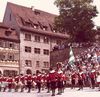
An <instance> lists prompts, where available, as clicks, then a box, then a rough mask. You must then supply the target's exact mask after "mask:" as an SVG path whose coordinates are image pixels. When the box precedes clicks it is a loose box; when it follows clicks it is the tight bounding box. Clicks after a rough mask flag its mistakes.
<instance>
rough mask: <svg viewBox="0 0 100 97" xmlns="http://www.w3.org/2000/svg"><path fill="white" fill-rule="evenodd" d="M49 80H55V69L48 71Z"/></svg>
mask: <svg viewBox="0 0 100 97" xmlns="http://www.w3.org/2000/svg"><path fill="white" fill-rule="evenodd" d="M49 77H50V81H56V80H57V73H56V72H55V71H53V72H50V73H49Z"/></svg>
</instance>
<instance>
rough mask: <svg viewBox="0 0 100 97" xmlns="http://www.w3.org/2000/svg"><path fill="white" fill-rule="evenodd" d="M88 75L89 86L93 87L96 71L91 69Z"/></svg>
mask: <svg viewBox="0 0 100 97" xmlns="http://www.w3.org/2000/svg"><path fill="white" fill-rule="evenodd" d="M89 77H90V80H91V85H92V86H91V87H92V89H94V88H95V81H96V71H95V70H94V69H93V70H92V71H91V72H90V73H89Z"/></svg>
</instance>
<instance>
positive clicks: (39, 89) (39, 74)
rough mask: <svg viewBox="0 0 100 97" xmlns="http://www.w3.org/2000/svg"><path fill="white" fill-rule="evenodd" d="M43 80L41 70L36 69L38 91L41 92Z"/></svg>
mask: <svg viewBox="0 0 100 97" xmlns="http://www.w3.org/2000/svg"><path fill="white" fill-rule="evenodd" d="M41 80H42V76H41V72H40V71H39V70H37V71H36V85H37V88H38V93H40V92H41V84H42V82H41Z"/></svg>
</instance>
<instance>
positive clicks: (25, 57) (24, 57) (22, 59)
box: [3, 6, 59, 73]
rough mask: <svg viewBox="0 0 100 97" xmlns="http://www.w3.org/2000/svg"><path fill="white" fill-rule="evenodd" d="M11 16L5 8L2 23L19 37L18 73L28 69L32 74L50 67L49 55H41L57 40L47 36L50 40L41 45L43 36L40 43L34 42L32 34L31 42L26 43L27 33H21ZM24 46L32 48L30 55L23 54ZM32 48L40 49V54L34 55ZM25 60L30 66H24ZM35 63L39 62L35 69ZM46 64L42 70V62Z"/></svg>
mask: <svg viewBox="0 0 100 97" xmlns="http://www.w3.org/2000/svg"><path fill="white" fill-rule="evenodd" d="M10 16H11V20H10ZM15 18H16V17H15V16H14V15H13V13H12V11H11V9H10V8H9V6H7V8H6V12H5V15H4V20H3V22H4V23H5V24H8V25H10V26H12V27H14V28H15V29H16V31H17V32H18V33H20V34H19V37H20V63H19V64H20V73H26V71H27V69H30V70H31V71H32V73H34V72H35V71H36V70H42V69H48V68H49V67H50V54H49V55H44V54H43V49H48V50H49V51H52V49H53V47H54V46H55V45H57V42H56V41H57V38H55V37H53V36H52V37H51V36H49V38H50V40H49V43H48V44H45V43H43V35H40V37H41V42H35V41H34V36H35V33H32V32H30V33H31V34H32V41H26V40H25V33H29V32H27V31H26V32H25V31H21V30H20V27H19V26H18V24H17V20H16V19H17V18H16V19H15ZM58 39H59V38H58ZM25 46H29V47H31V48H32V52H31V53H26V52H25ZM34 48H40V49H41V53H40V54H35V53H34ZM25 60H32V66H26V64H25ZM36 61H40V66H39V67H36ZM44 61H45V62H48V63H49V66H48V67H46V68H44V66H43V62H44Z"/></svg>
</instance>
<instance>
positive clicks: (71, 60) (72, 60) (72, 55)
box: [68, 47, 75, 65]
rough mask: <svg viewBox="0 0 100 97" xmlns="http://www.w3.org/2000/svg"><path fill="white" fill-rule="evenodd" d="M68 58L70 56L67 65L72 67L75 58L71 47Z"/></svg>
mask: <svg viewBox="0 0 100 97" xmlns="http://www.w3.org/2000/svg"><path fill="white" fill-rule="evenodd" d="M69 56H70V57H69V61H68V63H69V64H70V65H73V64H74V62H75V57H74V53H73V50H72V47H70V53H69Z"/></svg>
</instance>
